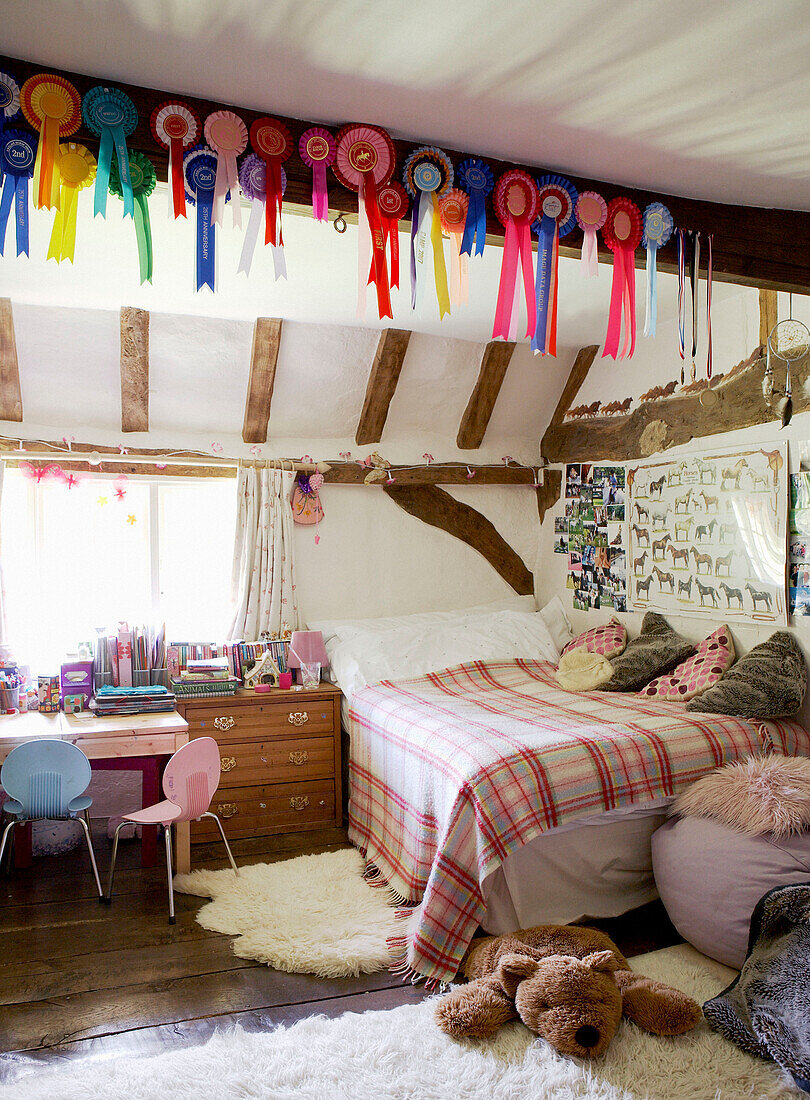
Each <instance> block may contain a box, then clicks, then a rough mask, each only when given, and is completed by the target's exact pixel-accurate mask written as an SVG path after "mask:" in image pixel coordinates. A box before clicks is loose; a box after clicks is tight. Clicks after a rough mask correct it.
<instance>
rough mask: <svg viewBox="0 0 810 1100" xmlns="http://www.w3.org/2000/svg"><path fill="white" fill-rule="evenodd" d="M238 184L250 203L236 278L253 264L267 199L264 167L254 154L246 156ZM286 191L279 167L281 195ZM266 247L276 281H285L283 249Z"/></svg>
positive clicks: (265, 170)
mask: <svg viewBox="0 0 810 1100" xmlns="http://www.w3.org/2000/svg"><path fill="white" fill-rule="evenodd" d="M239 183H240V184H241V186H242V192H243V194H244V196H245V198H247V199H249V200H250V217H249V218H248V224H247V230H246V231H245V239H244V241H243V242H242V254H241V256H240V257H239V267H237V269H236V273H237V275H238V274H239V272H240V271H244V273H245V274H246V275H249V274H250V266H251V264H252V263H253V253H254V252H255V250H256V241H257V239H258V237H259V229H260V228H261V225H262V222H263V221H264V220H265V209H264V207H265V203H266V200H267V168H266V165H265V162H264V161H263V160H262V159H261V157H257V156H256V154H255V153H248V155H247V156H246V157H245V159H244V160H243V161H242V166H241V168H240V169H239ZM286 189H287V173H286V172H285V171H284V169H283V168H282V169H281V193H282V195H283V194H284V192H285V191H286ZM270 248H271V249H272V251H273V267H274V269H275V273H276V280H278V279H282V278H283V279H286V278H287V264H286V262H285V259H284V246H283V245H280V244H278V245H276V244H272V243H271V245H270Z"/></svg>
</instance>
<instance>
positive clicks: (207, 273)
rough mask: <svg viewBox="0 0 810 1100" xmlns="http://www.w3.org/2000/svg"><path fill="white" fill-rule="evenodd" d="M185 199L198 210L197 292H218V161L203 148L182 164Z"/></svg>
mask: <svg viewBox="0 0 810 1100" xmlns="http://www.w3.org/2000/svg"><path fill="white" fill-rule="evenodd" d="M183 174H184V176H185V180H186V198H187V200H188V201H189V202H190V203H192V204H194V205H196V207H197V248H196V253H195V260H196V262H195V272H196V283H197V290H202V288H203V287H204V286H207V287H210V288H211V290H215V289H216V286H215V284H216V273H217V264H216V244H217V237H216V226H215V224H214V188H215V187H216V180H217V158H216V157H215V156H214V154H213V153H212V152H211V150H210V149H209V148H208V147H207V146H205V145H203V146H202V148H200V149H192V151H191V152H190V153H186V156H185V160H184V163H183Z"/></svg>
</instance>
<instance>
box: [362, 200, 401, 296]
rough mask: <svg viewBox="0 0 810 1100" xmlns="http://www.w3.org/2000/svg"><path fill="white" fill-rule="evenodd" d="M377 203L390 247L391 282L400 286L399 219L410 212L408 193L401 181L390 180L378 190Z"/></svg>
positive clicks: (385, 236) (386, 243)
mask: <svg viewBox="0 0 810 1100" xmlns="http://www.w3.org/2000/svg"><path fill="white" fill-rule="evenodd" d="M377 205H378V207H379V211H380V225H381V226H382V232H383V238H384V240H385V247H386V248H387V249H388V257H389V266H390V279H389V281H390V284H391V286H396V287H398V286H399V219H400V218H402V217H404V216H405V214H406V213H407V212H408V193H407V192H406V190H405V188H404V187H403V186H402V184H401V183H397V182H396V180H389V182H388V183H384V184H383V185H382V187H380V188H379V189H378V191H377ZM373 273H374V268H373V265H372V270H371V274H370V275H369V282H371V281H372V277H373Z"/></svg>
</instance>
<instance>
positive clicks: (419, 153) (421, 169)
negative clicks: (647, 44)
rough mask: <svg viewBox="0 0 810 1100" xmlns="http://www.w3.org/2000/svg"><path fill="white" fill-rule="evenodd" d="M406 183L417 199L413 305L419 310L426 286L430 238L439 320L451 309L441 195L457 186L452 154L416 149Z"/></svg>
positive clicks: (406, 171) (407, 168)
mask: <svg viewBox="0 0 810 1100" xmlns="http://www.w3.org/2000/svg"><path fill="white" fill-rule="evenodd" d="M402 182H403V183H404V184H405V190H406V191H407V192H408V194H409V195H410V196H411V198H412V199H413V210H412V212H411V306H412V307H413V308H414V309H416V306H417V304H418V302H419V301H420V300H421V297H422V292H423V286H424V265H425V255H426V253H427V247H426V246H427V239H428V236H429V237H430V243H431V245H432V246H433V282H434V285H435V287H436V300H437V301H438V303H439V320H441V319H442V318H443V317H444V315H445V313H449V312H450V295H449V294H448V291H447V268H446V267H445V263H444V245H443V244H442V222H441V215H440V213H439V195H446V194H447V192H448V191H449V190H450V188H451V187H452V186H453V164H452V161H451V160H450V158H449V157H448V155H447V154H446V153H444V152H442V150H441V149H436V148H434V147H433V146H432V145H422V146H420V148H418V149H414V150H413V152H412V153H409V154H408V157H407V159H406V161H405V164H404V165H403V169H402Z"/></svg>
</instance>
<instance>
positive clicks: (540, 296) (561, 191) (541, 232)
mask: <svg viewBox="0 0 810 1100" xmlns="http://www.w3.org/2000/svg"><path fill="white" fill-rule="evenodd" d="M537 190H538V192H539V195H540V217H539V218H538V219H537V221H535V222H534V223H533V225H532V230H533V231H534V232H535V233H536V234H537V275H536V278H535V283H534V294H535V301H536V305H537V324H536V325H535V330H534V336H533V337H532V351H533V352H534V353H535V354H536V355H546V354H548V355H554V356H556V354H557V282H558V259H559V249H558V241H559V239H560V237H564V236H565V235H566V234H567V233H570V232H571V230H572V229H573V228H574V226H575V225H576V224H577V218H576V205H577V200H578V198H579V192H578V191H577V189H576V187H574V185H573V183H571V181H570V180H567V179H566V178H565V176H552V175H546V176H541V177H540V178H539V179H538V180H537Z"/></svg>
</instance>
